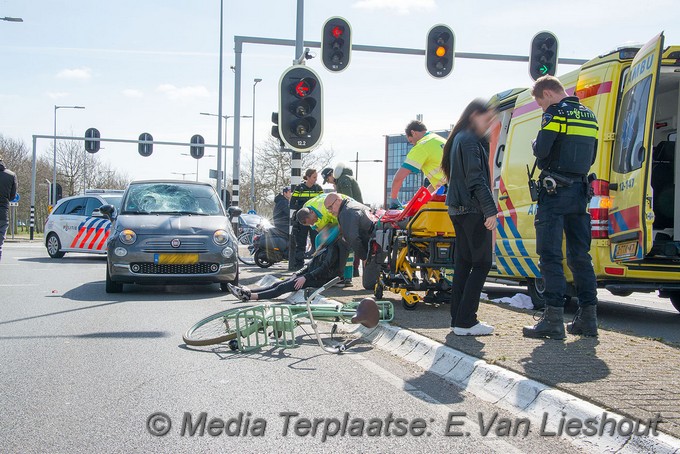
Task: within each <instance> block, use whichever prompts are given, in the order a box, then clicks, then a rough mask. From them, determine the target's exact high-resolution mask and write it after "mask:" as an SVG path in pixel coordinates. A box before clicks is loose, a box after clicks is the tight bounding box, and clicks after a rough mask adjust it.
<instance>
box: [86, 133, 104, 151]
mask: <svg viewBox="0 0 680 454" xmlns="http://www.w3.org/2000/svg"><path fill="white" fill-rule="evenodd" d="M100 137H101V136H100V135H99V130H98V129H97V128H90V129H88V130H87V131H85V151H87V152H88V153H96V152H98V151H99V148H100V142H99V141H98V140H87V139H99V138H100Z"/></svg>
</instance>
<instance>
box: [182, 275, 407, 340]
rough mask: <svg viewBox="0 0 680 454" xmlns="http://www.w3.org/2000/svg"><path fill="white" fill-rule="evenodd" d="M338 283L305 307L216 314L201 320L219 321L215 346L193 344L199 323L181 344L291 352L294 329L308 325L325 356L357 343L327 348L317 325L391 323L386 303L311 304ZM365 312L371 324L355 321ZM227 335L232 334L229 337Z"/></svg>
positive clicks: (263, 306) (389, 305) (315, 294)
mask: <svg viewBox="0 0 680 454" xmlns="http://www.w3.org/2000/svg"><path fill="white" fill-rule="evenodd" d="M339 280H340V278H335V279H333V280H331V281H330V282H327V283H326V284H324V285H323V286H322V287H320V288H319V289H317V290H316V291H315V292H313V293H312V294H311V295H309V296H308V297H307V298H306V300H305V304H261V305H258V306H253V307H249V308H244V309H239V310H233V309H232V310H229V311H224V313H219V314H215V315H214V316H211V317H208V318H207V319H204V321H206V322H209V321H214V320H221V322H222V324H223V325H224V326H223V328H224V329H225V331H224V335H222V336H218V337H216V338H215V342H209V341H206V342H204V341H202V340H199V341H194V342H192V341H191V338H192V334H193V333H194V331H195V330H196V329H199V328H200V326H201V323H202V322H203V321H201V322H198V323H197V324H196V325H194V327H192V328H190V329H189V330H188V331H187V333H186V334H185V336H184V340H185V342H187V344H189V345H192V344H193V345H209V344H210V343H219V342H224V341H225V340H228V341H229V347H230V348H231V350H233V351H241V352H247V351H250V350H254V349H257V348H261V347H264V346H267V345H271V344H272V342H273V345H274V346H275V347H281V348H291V347H296V346H297V345H296V343H295V333H294V330H295V328H296V327H297V326H300V325H303V324H310V325H311V327H312V329H313V330H314V334H315V337H316V339H317V342H318V344H319V347H321V348H322V349H323V350H324V351H326V352H328V353H342V352H344V351H346V350H347V349H348V348H349V347H350V346H351V345H352V344H353V343H354V342H356V340H350V341H347V342H345V343H336V344H334V345H327V344H326V342H325V341H324V339H323V338H322V336H321V334H320V333H319V329H318V326H317V323H316V322H317V321H327V322H332V323H338V322H341V323H361V324H363V325H364V326H368V327H374V326H375V325H377V324H378V322H388V321H391V320H392V319H393V317H394V307H393V306H392V303H391V302H389V301H378V302H375V301H374V300H373V299H371V298H366V299H364V300H363V301H361V302H352V303H347V304H342V303H321V304H312V302H313V301H314V300H315V299H316V298H317V297H318V296H319V295H321V293H322V292H323V291H324V290H326V289H327V288H329V287H331V286H333V285H335V284H336V283H337V282H338V281H339ZM362 305H363V308H362ZM364 309H367V312H372V315H371V317H375V318H371V319H370V320H369V319H365V320H360V319H358V318H359V317H362V316H363V315H362V313H363V312H365V311H364ZM305 320H308V322H306V323H305ZM334 330H335V327H334V329H333V331H334ZM228 333H232V334H231V335H229V334H228ZM270 334H271V337H270ZM201 342H202V343H201Z"/></svg>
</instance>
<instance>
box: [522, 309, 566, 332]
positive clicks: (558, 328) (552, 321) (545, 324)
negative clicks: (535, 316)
mask: <svg viewBox="0 0 680 454" xmlns="http://www.w3.org/2000/svg"><path fill="white" fill-rule="evenodd" d="M522 334H523V335H524V337H532V338H543V337H547V338H549V339H557V340H562V339H564V338H566V337H567V336H566V334H564V308H563V307H557V306H545V310H544V311H543V316H542V317H541V319H540V320H539V321H538V323H536V324H535V325H534V326H525V327H524V328H522Z"/></svg>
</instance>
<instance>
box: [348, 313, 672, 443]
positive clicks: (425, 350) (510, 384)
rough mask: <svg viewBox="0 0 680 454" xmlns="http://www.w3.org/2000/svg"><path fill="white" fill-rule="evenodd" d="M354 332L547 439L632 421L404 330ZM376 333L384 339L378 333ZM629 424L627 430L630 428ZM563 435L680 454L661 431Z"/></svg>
mask: <svg viewBox="0 0 680 454" xmlns="http://www.w3.org/2000/svg"><path fill="white" fill-rule="evenodd" d="M353 331H354V333H355V334H361V335H363V334H364V333H367V332H369V331H370V332H371V335H370V336H371V337H373V339H377V341H372V343H373V344H374V345H376V346H377V347H378V348H381V349H383V350H385V351H387V352H389V353H391V354H393V355H395V356H399V357H401V358H403V359H404V360H407V361H410V362H412V363H415V364H417V365H418V366H420V367H421V368H422V369H424V370H427V371H428V372H429V373H433V374H436V375H438V376H440V377H442V378H443V379H445V380H447V381H449V382H450V383H453V384H455V385H457V386H459V387H461V388H463V389H465V390H466V391H468V392H470V393H472V394H474V395H475V396H476V397H478V398H480V399H482V400H485V401H487V402H491V403H493V404H495V405H498V406H499V407H501V408H504V409H506V410H510V411H513V412H516V413H517V412H519V413H520V416H522V417H528V418H529V419H531V420H532V421H533V422H534V423H535V424H538V427H540V425H543V424H544V426H543V427H544V429H545V431H546V434H547V433H553V432H554V433H558V432H559V426H560V424H561V423H562V424H563V426H562V428H563V429H564V423H565V422H566V421H567V420H570V419H574V418H576V419H578V420H579V421H582V422H583V421H586V420H588V419H589V418H590V419H591V420H594V421H596V423H597V424H598V426H597V427H600V425H599V424H600V423H601V421H602V419H603V418H604V417H606V418H608V419H612V420H614V421H616V423H617V424H618V423H619V422H620V421H623V420H627V421H630V419H627V418H625V417H623V416H621V415H617V414H616V413H612V412H610V411H607V410H604V409H602V408H600V407H598V406H596V405H594V404H591V403H589V402H586V401H584V400H582V399H579V398H578V397H575V396H572V395H570V394H567V393H565V392H563V391H560V390H557V389H554V388H551V387H549V386H547V385H544V384H542V383H539V382H537V381H534V380H531V379H528V378H526V377H524V376H522V375H519V374H517V373H515V372H512V371H508V370H506V369H503V368H502V367H498V366H495V365H493V364H488V363H487V362H486V361H484V360H481V359H478V358H475V357H472V356H470V355H467V354H465V353H462V352H459V351H457V350H455V349H453V348H451V347H448V346H445V345H442V344H440V343H438V342H436V341H434V340H432V339H430V338H427V337H425V336H422V335H420V334H417V333H413V332H410V331H408V330H405V329H402V328H398V327H394V326H390V325H386V324H380V325H379V326H378V327H377V328H375V329H374V330H373V329H372V330H368V329H366V328H364V327H357V328H355V329H354V330H353ZM376 331H381V332H382V334H376ZM367 340H368V338H367ZM625 424H627V423H624V428H625V429H627V427H628V426H625ZM610 426H612V423H610V424H609V426H608V427H610ZM640 430H643V429H642V428H641V429H640ZM624 432H625V430H624ZM562 436H564V437H566V438H568V439H569V440H570V441H572V442H574V443H575V444H577V445H579V446H582V447H583V448H585V449H588V450H597V451H600V452H617V453H618V452H621V453H640V452H645V453H646V452H654V453H676V454H678V453H680V440H677V439H675V438H673V437H671V436H669V435H667V434H664V433H660V432H659V433H658V435H657V436H651V435H650V436H639V435H635V434H632V435H620V432H618V429H617V430H613V434H610V430H609V429H607V430H605V431H604V432H603V433H602V434H601V435H599V434H598V435H597V436H591V437H589V436H586V435H583V434H581V435H578V436H569V435H566V434H563V435H562Z"/></svg>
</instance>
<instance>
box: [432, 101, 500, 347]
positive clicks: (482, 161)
mask: <svg viewBox="0 0 680 454" xmlns="http://www.w3.org/2000/svg"><path fill="white" fill-rule="evenodd" d="M494 119H495V112H494V111H493V110H492V109H490V108H489V107H488V106H487V104H486V103H485V102H484V101H482V100H479V99H476V100H474V101H472V102H471V103H470V104H469V105H468V106H467V107H466V108H465V110H464V111H463V113H462V115H461V117H460V120H459V121H458V123H457V124H456V126H455V127H454V128H453V130H452V131H451V134H450V135H449V138H448V139H447V141H446V144H445V145H444V154H443V158H442V165H441V167H442V170H443V172H444V173H445V174H446V177H447V178H448V180H449V188H448V192H447V194H446V204H447V205H448V210H449V216H450V217H451V222H453V226H454V228H455V230H456V247H455V251H454V277H453V288H452V290H451V330H452V331H453V333H454V334H456V335H459V336H465V335H468V336H483V335H489V334H491V333H493V330H494V328H493V326H491V325H487V324H486V323H483V322H480V321H479V320H478V319H477V310H478V309H479V297H480V294H481V292H482V287H483V286H484V281H486V276H487V275H488V274H489V270H490V269H491V252H492V249H491V248H492V232H493V230H494V229H495V228H496V214H497V212H498V211H497V209H496V203H495V202H494V200H493V195H492V193H491V181H490V180H491V177H490V172H489V144H488V142H487V141H486V139H485V137H484V136H485V135H486V132H487V131H488V129H489V127H490V126H491V125H492V123H493V121H494Z"/></svg>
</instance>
